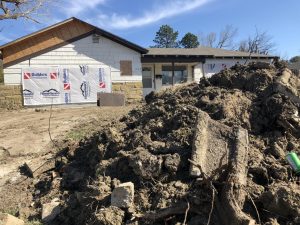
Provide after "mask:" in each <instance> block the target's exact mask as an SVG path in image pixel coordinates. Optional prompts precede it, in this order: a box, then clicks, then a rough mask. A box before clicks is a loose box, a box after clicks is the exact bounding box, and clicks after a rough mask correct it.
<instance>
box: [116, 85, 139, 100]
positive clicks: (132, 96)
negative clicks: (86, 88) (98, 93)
mask: <svg viewBox="0 0 300 225" xmlns="http://www.w3.org/2000/svg"><path fill="white" fill-rule="evenodd" d="M112 92H113V93H124V94H125V97H126V103H127V104H132V103H139V102H141V101H142V99H143V84H142V82H120V83H112Z"/></svg>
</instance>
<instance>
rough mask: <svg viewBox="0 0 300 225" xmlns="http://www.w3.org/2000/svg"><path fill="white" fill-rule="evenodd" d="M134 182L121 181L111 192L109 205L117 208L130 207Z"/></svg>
mask: <svg viewBox="0 0 300 225" xmlns="http://www.w3.org/2000/svg"><path fill="white" fill-rule="evenodd" d="M133 197H134V184H133V183H132V182H127V183H122V184H120V185H119V186H118V187H116V188H115V189H114V190H113V192H112V194H111V205H112V206H116V207H119V208H130V207H131V206H132V205H133Z"/></svg>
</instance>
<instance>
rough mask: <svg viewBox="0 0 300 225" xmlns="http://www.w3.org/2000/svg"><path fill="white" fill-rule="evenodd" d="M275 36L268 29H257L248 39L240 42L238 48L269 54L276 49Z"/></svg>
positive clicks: (244, 50)
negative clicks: (261, 30)
mask: <svg viewBox="0 0 300 225" xmlns="http://www.w3.org/2000/svg"><path fill="white" fill-rule="evenodd" d="M272 39H273V37H272V36H270V35H269V34H268V33H267V32H266V31H264V32H260V31H259V30H258V29H256V32H255V34H254V36H249V37H248V39H247V40H243V41H241V42H240V44H239V47H238V50H239V51H243V52H249V53H258V54H265V55H267V54H268V53H269V52H270V51H273V50H274V47H275V43H274V42H273V40H272Z"/></svg>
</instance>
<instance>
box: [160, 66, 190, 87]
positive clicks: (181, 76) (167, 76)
mask: <svg viewBox="0 0 300 225" xmlns="http://www.w3.org/2000/svg"><path fill="white" fill-rule="evenodd" d="M172 71H173V67H172V66H162V84H163V85H166V86H167V85H173V77H172V75H173V73H172ZM187 75H188V74H187V68H186V66H174V84H181V83H185V82H187Z"/></svg>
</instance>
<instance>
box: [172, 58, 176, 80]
mask: <svg viewBox="0 0 300 225" xmlns="http://www.w3.org/2000/svg"><path fill="white" fill-rule="evenodd" d="M174 76H175V63H174V61H173V62H172V86H174V84H175V82H174Z"/></svg>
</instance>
